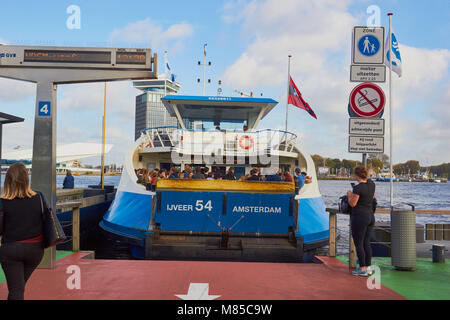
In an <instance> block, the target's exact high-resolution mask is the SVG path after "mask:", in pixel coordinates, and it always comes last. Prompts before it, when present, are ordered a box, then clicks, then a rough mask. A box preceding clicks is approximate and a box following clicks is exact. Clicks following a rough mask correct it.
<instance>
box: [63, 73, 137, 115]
mask: <svg viewBox="0 0 450 320" xmlns="http://www.w3.org/2000/svg"><path fill="white" fill-rule="evenodd" d="M60 88H61V89H60V90H61V92H60V95H61V97H60V100H59V101H58V106H59V107H60V108H63V109H68V110H69V109H70V110H80V111H82V110H95V109H97V110H103V105H104V83H86V84H73V85H68V86H64V87H60ZM138 94H139V91H138V90H136V89H134V88H133V86H132V82H131V81H118V82H108V83H107V86H106V110H107V111H106V112H107V114H108V115H111V113H112V114H114V115H116V116H121V117H125V118H126V119H128V120H131V119H133V118H134V112H135V97H136V95H138Z"/></svg>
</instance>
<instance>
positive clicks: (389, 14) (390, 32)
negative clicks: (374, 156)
mask: <svg viewBox="0 0 450 320" xmlns="http://www.w3.org/2000/svg"><path fill="white" fill-rule="evenodd" d="M388 16H389V130H390V132H389V170H390V173H389V176H390V179H389V186H390V197H389V200H390V201H389V204H390V207H391V212H392V210H393V209H394V172H393V170H392V149H393V148H392V143H393V138H392V136H393V135H392V131H393V130H392V122H393V121H392V113H393V112H392V21H391V17H392V13H388ZM391 218H392V217H391Z"/></svg>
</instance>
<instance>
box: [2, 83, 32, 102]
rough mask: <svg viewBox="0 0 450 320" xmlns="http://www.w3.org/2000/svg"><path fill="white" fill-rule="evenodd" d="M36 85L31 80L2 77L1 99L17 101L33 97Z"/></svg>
mask: <svg viewBox="0 0 450 320" xmlns="http://www.w3.org/2000/svg"><path fill="white" fill-rule="evenodd" d="M35 94H36V85H35V84H34V83H31V82H26V81H18V80H11V79H5V78H0V101H2V100H3V101H17V100H23V99H27V98H30V97H33V96H34V95H35Z"/></svg>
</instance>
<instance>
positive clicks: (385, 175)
mask: <svg viewBox="0 0 450 320" xmlns="http://www.w3.org/2000/svg"><path fill="white" fill-rule="evenodd" d="M391 176H392V179H393V181H394V182H396V181H397V177H396V176H395V175H394V174H392V175H391V173H390V172H389V169H381V170H380V172H379V173H378V174H377V178H376V179H375V180H376V181H381V182H390V181H391Z"/></svg>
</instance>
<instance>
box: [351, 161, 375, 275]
mask: <svg viewBox="0 0 450 320" xmlns="http://www.w3.org/2000/svg"><path fill="white" fill-rule="evenodd" d="M368 175H369V174H368V172H367V169H366V167H364V166H359V167H356V168H355V178H356V180H357V181H358V182H359V184H358V185H356V186H355V187H353V191H350V190H349V191H347V196H348V203H349V205H350V206H351V207H352V213H351V217H350V226H351V232H352V237H353V241H354V242H355V247H356V254H357V255H358V260H359V269H357V270H355V271H353V272H352V273H353V274H354V275H359V276H369V275H370V273H371V272H372V270H371V268H370V267H371V263H372V248H371V247H370V236H371V233H372V229H373V226H374V224H375V215H374V212H373V199H374V197H375V183H374V182H373V181H372V180H370V179H368Z"/></svg>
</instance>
